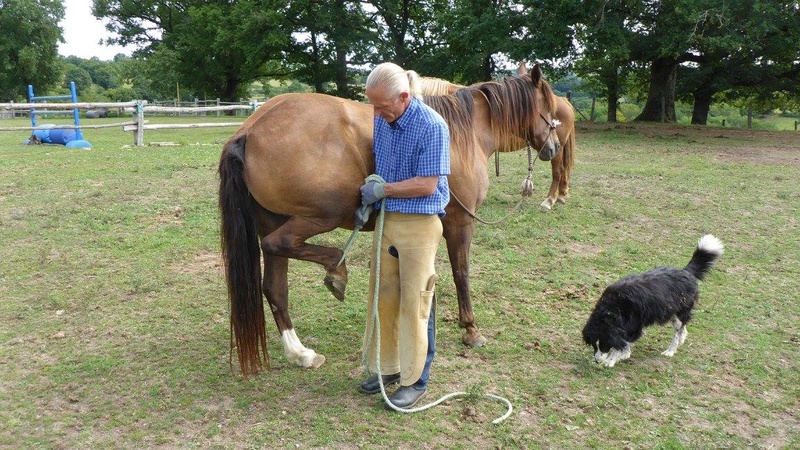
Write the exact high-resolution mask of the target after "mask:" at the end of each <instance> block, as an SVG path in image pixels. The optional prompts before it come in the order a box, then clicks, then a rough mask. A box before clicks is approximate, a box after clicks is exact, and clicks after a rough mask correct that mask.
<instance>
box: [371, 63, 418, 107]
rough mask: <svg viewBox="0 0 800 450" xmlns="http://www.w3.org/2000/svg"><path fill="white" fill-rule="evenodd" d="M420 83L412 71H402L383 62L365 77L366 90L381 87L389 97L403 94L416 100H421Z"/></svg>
mask: <svg viewBox="0 0 800 450" xmlns="http://www.w3.org/2000/svg"><path fill="white" fill-rule="evenodd" d="M421 84H422V83H421V81H420V78H419V74H418V73H417V72H414V71H413V70H404V69H403V68H402V67H400V66H398V65H397V64H395V63H390V62H385V63H381V64H378V66H376V67H375V68H374V69H373V70H372V72H370V74H369V76H368V77H367V83H366V89H367V90H369V89H371V88H374V87H377V86H382V87H384V88H385V89H386V93H387V94H388V95H389V96H391V97H396V96H398V95H400V94H401V93H403V92H408V93H409V95H411V96H413V97H417V98H420V99H421V98H422V90H421V87H422V86H421Z"/></svg>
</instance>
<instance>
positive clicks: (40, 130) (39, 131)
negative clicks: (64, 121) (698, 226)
mask: <svg viewBox="0 0 800 450" xmlns="http://www.w3.org/2000/svg"><path fill="white" fill-rule="evenodd" d="M54 126H55V125H54V124H52V123H48V124H45V125H39V126H38V127H36V128H34V129H33V135H34V136H36V137H37V138H39V140H40V141H42V142H43V143H45V144H49V143H50V132H51V131H53V130H51V128H53V127H54Z"/></svg>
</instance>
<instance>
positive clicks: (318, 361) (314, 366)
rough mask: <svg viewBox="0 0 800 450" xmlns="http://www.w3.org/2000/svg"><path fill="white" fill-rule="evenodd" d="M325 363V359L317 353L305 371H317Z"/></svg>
mask: <svg viewBox="0 0 800 450" xmlns="http://www.w3.org/2000/svg"><path fill="white" fill-rule="evenodd" d="M324 362H325V357H324V356H322V355H320V354H319V353H317V354H316V355H314V359H313V360H311V364H309V365H307V366H306V369H318V368H319V366H321V365H322V364H323V363H324Z"/></svg>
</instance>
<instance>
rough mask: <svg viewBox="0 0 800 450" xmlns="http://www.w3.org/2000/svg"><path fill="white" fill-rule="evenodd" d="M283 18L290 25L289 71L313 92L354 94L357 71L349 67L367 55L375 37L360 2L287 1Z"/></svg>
mask: <svg viewBox="0 0 800 450" xmlns="http://www.w3.org/2000/svg"><path fill="white" fill-rule="evenodd" d="M286 16H287V20H288V21H289V22H290V23H291V28H292V31H293V33H292V41H293V42H292V45H291V47H290V51H289V52H288V54H289V57H288V63H289V65H290V67H291V69H292V70H293V74H294V75H295V76H296V77H297V79H299V80H300V81H302V82H305V83H308V84H310V85H312V86H313V87H314V90H315V91H316V92H329V91H331V89H330V88H329V84H330V83H333V84H334V86H335V89H333V92H332V93H333V94H334V95H338V96H340V97H347V98H356V97H358V96H359V94H360V89H359V87H358V86H357V85H358V84H360V83H359V80H357V76H358V75H359V72H358V71H357V70H354V69H352V66H354V65H356V66H357V65H362V64H364V62H366V61H367V59H368V54H369V52H370V49H371V47H370V46H369V44H368V43H369V42H373V41H375V39H376V35H375V33H374V31H373V30H371V29H370V28H369V24H370V23H369V20H368V19H367V15H366V13H365V12H364V10H363V8H362V7H361V3H360V2H358V1H351V0H334V1H330V2H319V1H316V0H300V1H294V2H291V3H290V4H289V6H288V10H287V14H286Z"/></svg>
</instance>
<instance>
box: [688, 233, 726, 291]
mask: <svg viewBox="0 0 800 450" xmlns="http://www.w3.org/2000/svg"><path fill="white" fill-rule="evenodd" d="M723 252H724V247H723V246H722V242H721V241H720V240H719V239H717V238H715V237H714V236H712V235H710V234H707V235H705V236H703V237H701V238H700V240H699V241H697V249H696V250H695V251H694V254H693V255H692V259H691V261H689V264H687V265H686V267H685V268H684V270H686V271H687V272H689V273H691V274H692V275H694V277H695V278H697V279H698V280H702V279H703V277H704V276H705V275H706V273H708V271H709V270H711V266H712V265H714V261H715V260H716V259H717V258H719V255H721V254H722V253H723Z"/></svg>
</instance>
